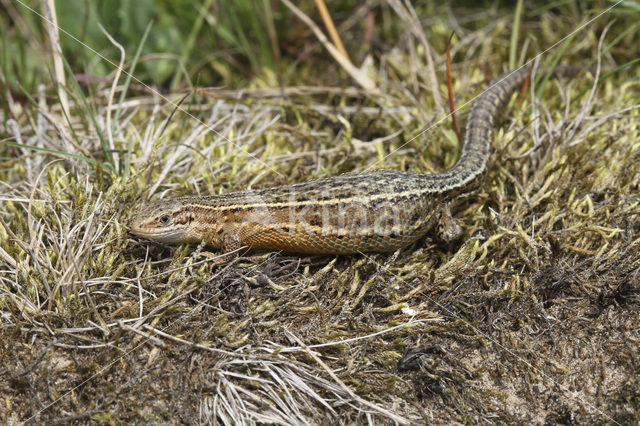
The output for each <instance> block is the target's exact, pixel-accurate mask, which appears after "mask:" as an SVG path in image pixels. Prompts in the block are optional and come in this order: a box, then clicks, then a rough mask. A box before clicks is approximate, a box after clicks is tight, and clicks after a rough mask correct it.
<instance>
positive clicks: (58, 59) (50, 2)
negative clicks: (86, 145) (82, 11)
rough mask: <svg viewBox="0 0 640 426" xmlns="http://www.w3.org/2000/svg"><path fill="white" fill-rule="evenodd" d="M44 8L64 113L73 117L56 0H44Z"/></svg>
mask: <svg viewBox="0 0 640 426" xmlns="http://www.w3.org/2000/svg"><path fill="white" fill-rule="evenodd" d="M42 10H43V12H44V16H45V17H46V19H45V22H46V25H47V33H48V34H49V43H50V44H51V54H52V55H53V70H54V73H55V76H56V83H57V86H58V96H59V97H60V105H61V106H62V109H63V111H64V115H65V116H67V117H71V115H70V114H69V99H68V98H67V92H66V91H65V87H66V78H65V74H64V65H63V62H62V48H61V47H60V35H59V34H58V16H57V15H56V5H55V2H54V0H42Z"/></svg>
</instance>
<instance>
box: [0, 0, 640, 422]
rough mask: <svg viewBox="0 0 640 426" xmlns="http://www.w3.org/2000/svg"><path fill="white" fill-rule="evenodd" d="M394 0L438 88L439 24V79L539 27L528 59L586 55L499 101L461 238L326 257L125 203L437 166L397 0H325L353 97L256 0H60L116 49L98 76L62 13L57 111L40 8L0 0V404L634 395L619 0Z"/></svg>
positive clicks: (636, 323)
mask: <svg viewBox="0 0 640 426" xmlns="http://www.w3.org/2000/svg"><path fill="white" fill-rule="evenodd" d="M63 3H64V4H63ZM134 3H135V4H136V5H139V6H136V7H134ZM187 3H188V4H187ZM413 3H414V7H415V9H416V14H417V16H418V17H419V18H420V20H421V22H420V23H421V26H422V30H423V31H424V35H425V38H426V40H428V41H429V43H430V44H431V47H432V49H433V52H434V60H435V65H436V73H437V77H438V79H439V83H438V84H439V87H438V90H439V91H440V92H441V94H445V93H446V85H445V79H444V54H445V52H444V48H445V46H446V43H447V40H448V38H449V35H450V34H451V32H452V31H453V32H455V33H456V37H455V38H454V39H455V40H458V42H457V44H455V45H454V46H453V49H454V52H453V53H454V55H453V68H452V76H453V88H454V93H455V95H456V104H457V105H458V106H460V105H462V104H463V103H464V102H466V101H469V100H471V99H472V98H473V97H474V96H475V95H476V94H478V93H479V92H480V91H481V90H482V89H483V88H484V87H485V85H486V83H487V82H488V81H490V80H491V79H492V78H493V77H495V76H497V75H498V74H499V73H501V72H503V71H505V70H506V69H507V67H508V65H507V64H509V63H515V64H516V65H517V64H518V63H522V62H524V61H526V60H528V59H530V58H533V57H534V56H536V55H538V54H540V53H542V52H543V51H545V49H547V48H548V47H549V46H551V45H553V44H555V43H557V42H561V43H560V45H559V46H558V47H556V48H555V49H552V50H551V51H549V52H547V53H544V54H543V55H542V56H541V62H542V64H551V63H556V62H557V63H558V64H559V65H584V66H585V68H587V70H586V71H585V72H584V73H583V74H581V75H580V76H579V77H577V78H574V79H562V80H548V81H546V82H542V81H540V82H538V83H536V84H535V87H534V89H535V90H536V91H539V96H531V94H527V95H526V96H525V99H524V100H523V103H522V104H519V103H518V102H516V101H512V102H511V103H510V106H509V107H508V108H507V109H506V112H505V118H504V120H503V121H502V122H501V123H500V125H499V127H498V129H497V130H496V132H495V141H494V144H493V153H494V155H493V156H492V161H491V165H490V170H489V172H488V173H487V176H486V179H485V182H484V184H483V185H482V186H481V187H480V188H479V189H477V190H476V191H474V192H472V193H470V194H465V195H463V196H461V197H460V198H458V199H456V200H455V201H454V202H453V203H452V204H451V211H452V214H453V217H454V220H455V222H456V223H457V224H458V225H460V227H461V229H462V235H461V236H460V238H459V239H457V240H455V241H445V240H444V239H443V238H442V233H441V232H440V231H442V229H440V228H437V229H434V230H433V231H432V232H430V233H429V234H428V235H427V236H426V237H425V238H423V239H421V240H420V241H419V242H417V243H416V244H414V245H412V246H410V247H407V248H406V249H403V250H401V251H399V252H397V253H393V254H386V255H381V254H376V255H360V256H339V257H333V256H296V255H290V254H282V253H259V252H258V253H247V254H244V255H242V256H240V257H233V258H227V257H220V256H218V253H211V252H209V249H208V248H206V247H202V246H178V247H173V246H164V245H158V244H151V243H149V242H147V241H140V240H137V239H135V238H133V237H131V236H130V235H129V234H128V233H127V225H128V223H129V220H130V218H131V216H132V215H133V214H134V213H135V212H136V211H137V209H138V208H139V206H140V205H141V203H143V202H146V201H147V200H148V199H157V198H160V197H170V196H179V195H185V194H194V193H198V194H217V193H224V192H227V191H231V190H242V189H245V188H247V187H253V188H262V187H269V186H273V185H278V184H282V183H292V182H301V181H305V180H309V179H312V178H316V177H324V176H333V175H337V174H340V173H344V172H349V171H360V170H365V169H368V168H370V167H388V168H403V169H406V170H413V171H428V172H437V171H442V170H445V169H446V168H448V167H450V166H451V165H452V164H453V163H454V162H455V160H456V158H457V155H458V152H459V147H458V146H457V142H456V139H455V137H452V131H451V130H450V126H449V125H448V122H447V121H444V122H442V123H439V124H438V125H436V126H433V128H431V127H432V125H433V123H435V122H436V121H437V120H439V119H440V118H442V116H443V114H444V113H443V112H442V111H436V110H435V104H434V101H433V96H432V93H431V86H430V85H431V79H430V77H429V76H428V73H427V71H426V59H425V55H424V48H423V46H421V44H420V43H421V41H420V40H419V39H418V38H416V37H415V33H412V32H411V31H410V30H409V25H410V24H409V23H408V22H406V21H405V20H403V19H402V18H400V17H399V15H398V14H396V9H394V7H393V6H394V5H395V3H393V2H391V1H389V2H383V3H374V2H371V3H368V4H367V6H368V8H365V7H363V6H362V2H355V1H354V2H340V3H339V4H338V3H329V4H328V7H329V10H330V11H331V13H332V16H333V18H334V19H335V21H336V24H337V27H338V29H339V31H340V33H341V35H342V36H343V41H344V43H345V46H346V48H347V49H348V50H349V53H350V56H351V58H353V60H354V62H355V63H356V65H360V64H361V63H362V62H363V61H364V60H365V58H366V57H367V56H370V58H371V60H372V61H373V62H372V63H373V65H371V66H369V67H368V68H366V70H365V71H366V73H367V74H368V76H369V77H370V78H372V79H373V81H375V82H376V84H377V87H378V88H379V89H380V91H381V92H382V95H381V96H379V97H371V96H368V95H367V93H364V92H363V91H362V90H361V89H359V88H358V87H357V86H356V85H355V83H354V82H353V81H352V80H350V78H349V76H348V74H347V73H346V72H345V71H344V70H343V69H341V67H340V66H339V65H338V64H337V63H336V62H335V61H334V60H333V59H332V58H331V56H330V55H328V54H327V53H326V51H325V50H324V49H323V48H322V46H321V45H318V44H316V40H315V38H314V36H313V34H312V33H311V32H310V31H309V30H308V29H307V28H306V27H305V26H304V25H302V24H301V23H300V22H298V21H297V20H296V19H294V18H293V17H292V15H291V13H290V12H289V11H288V10H286V8H285V7H284V5H283V4H282V3H279V2H271V1H255V2H220V1H216V0H212V1H206V0H205V1H203V2H201V4H200V5H199V6H200V7H196V6H194V5H193V4H192V3H191V2H175V3H174V2H151V1H148V2H140V3H137V2H127V1H119V2H113V3H111V6H106V3H102V2H80V3H78V4H77V5H76V6H75V9H71V8H70V6H69V2H60V3H59V4H58V12H59V16H58V18H59V23H60V25H61V27H62V28H63V29H66V30H67V31H69V32H70V33H71V34H73V35H74V37H76V38H77V39H78V40H81V41H83V42H84V43H86V44H87V45H89V46H90V47H91V48H92V49H94V50H95V51H96V52H99V53H100V54H101V55H104V56H105V57H106V58H108V59H109V60H110V61H116V62H117V60H119V59H118V58H119V53H118V52H117V50H116V49H115V48H114V47H113V46H112V45H111V44H110V43H109V42H108V40H107V38H106V37H105V36H104V35H103V34H102V32H101V31H100V30H99V28H98V26H97V23H98V22H101V23H102V25H103V26H104V27H105V29H106V30H107V31H108V32H109V34H110V35H112V36H113V37H114V38H115V40H116V41H117V42H118V43H121V44H122V45H123V46H124V48H125V51H126V58H125V70H126V71H127V72H131V73H132V74H133V77H130V76H128V75H127V74H125V73H123V74H122V75H120V78H119V82H118V86H117V88H116V90H115V92H114V93H113V96H112V94H111V89H112V84H113V81H112V80H113V79H114V78H115V75H116V73H115V72H114V68H113V65H111V64H110V63H109V62H108V61H107V60H106V59H104V58H100V57H99V56H97V54H96V53H95V52H92V51H91V50H90V49H88V48H86V47H82V45H75V44H74V43H75V42H74V41H73V39H71V38H69V37H67V36H63V37H62V40H61V42H62V51H63V54H64V55H63V56H64V60H65V61H66V63H67V66H68V68H67V69H66V72H65V75H66V81H67V85H66V89H65V90H66V93H67V94H68V97H69V103H70V111H69V115H68V116H65V113H64V111H63V109H62V107H61V106H60V97H59V94H58V91H57V88H56V86H55V84H54V83H53V81H55V71H54V70H53V65H52V63H53V62H52V60H51V55H50V53H49V45H48V39H47V36H46V35H45V34H46V30H45V29H44V28H43V26H42V22H41V20H40V19H39V18H38V17H37V16H36V15H34V14H33V13H32V12H29V11H28V10H27V9H25V8H23V7H21V6H20V5H19V4H18V3H10V7H12V8H13V9H7V11H6V12H1V14H0V19H1V20H2V21H0V24H1V25H0V31H1V36H2V38H1V40H0V41H1V43H2V45H1V46H0V47H1V50H2V51H1V52H0V60H1V61H2V63H0V70H1V72H2V75H1V76H0V77H2V78H0V84H1V87H0V89H1V93H2V94H3V95H2V96H3V97H2V100H3V101H2V108H0V114H2V123H3V125H2V126H1V127H0V326H1V327H0V365H1V366H0V377H1V379H0V395H2V396H3V400H2V404H0V420H2V421H3V423H18V422H24V421H27V420H30V421H35V422H36V423H52V422H54V421H60V422H72V421H74V420H75V421H77V422H79V423H88V422H89V421H91V420H93V421H94V422H101V423H133V422H138V423H141V422H154V423H157V422H175V421H176V420H177V421H183V422H185V423H194V422H214V421H217V422H222V423H224V422H229V423H235V424H238V423H242V422H247V423H251V422H267V421H280V422H282V423H287V422H289V423H300V422H303V421H306V422H310V423H323V422H325V423H326V422H328V423H336V422H340V423H344V424H351V423H354V422H362V423H365V422H368V421H369V418H368V417H367V416H368V415H371V416H372V418H373V419H375V422H376V423H380V422H385V421H389V420H391V419H393V418H394V417H393V416H398V417H400V418H404V419H406V420H407V421H409V422H411V423H417V424H421V423H452V422H462V423H474V424H475V423H501V424H502V423H507V422H510V423H531V422H537V423H545V422H546V423H563V422H575V423H614V422H616V421H617V422H620V423H633V422H634V421H637V419H638V418H639V417H640V414H639V411H638V410H639V406H638V395H639V394H640V388H639V387H638V380H637V377H638V373H639V372H640V364H639V363H638V357H637V354H638V349H639V344H638V338H639V336H638V330H640V320H639V319H638V314H637V313H638V309H639V307H640V298H639V297H638V290H639V288H640V287H639V284H638V283H639V280H640V225H639V218H640V199H639V197H638V193H639V189H640V188H639V186H640V168H639V166H638V164H640V145H639V142H638V136H637V135H638V133H639V130H638V123H640V120H639V119H638V118H639V116H640V112H639V106H638V105H639V104H640V102H639V100H640V69H639V68H638V65H637V63H638V62H637V61H638V58H640V47H639V46H638V43H637V38H638V30H639V26H638V24H637V22H638V17H639V16H638V13H637V11H635V12H634V5H635V4H636V3H633V2H626V3H625V5H624V6H623V9H616V10H615V11H614V12H615V13H612V14H607V15H604V16H603V17H601V18H598V19H596V20H594V21H593V22H592V23H591V24H589V25H587V26H586V27H585V28H584V29H582V30H580V32H579V33H578V34H576V35H575V36H574V37H573V38H570V39H568V40H567V41H565V42H562V39H563V37H566V36H567V35H569V34H570V33H571V32H572V31H573V30H575V29H576V28H577V27H578V26H579V25H580V24H581V23H584V22H587V21H589V19H592V18H594V17H595V16H597V14H598V13H600V12H602V11H604V10H605V8H607V7H609V6H610V5H611V4H612V3H611V2H596V1H593V2H575V1H562V2H556V3H555V4H553V5H549V4H547V5H544V6H541V7H534V6H532V5H531V3H530V2H522V9H521V10H517V11H516V8H515V6H514V7H510V8H507V7H496V6H495V4H496V3H494V2H487V3H486V4H483V5H482V6H478V5H477V4H476V3H474V2H462V3H460V4H454V5H452V6H450V7H445V6H442V7H440V6H434V5H433V3H431V2H413ZM29 5H30V6H32V7H34V8H35V7H38V8H39V3H38V2H31V3H29ZM301 7H302V9H303V10H304V11H305V12H306V13H308V14H309V15H310V16H311V17H312V18H313V19H314V21H315V22H316V23H318V24H320V22H321V21H320V18H319V17H318V15H317V13H316V12H315V9H314V6H313V2H310V1H309V2H303V3H302V6H301ZM65 8H69V9H65ZM37 10H39V9H37ZM619 10H624V11H625V13H624V14H623V13H617V12H618V11H619ZM85 15H86V16H88V19H87V20H86V21H84V20H81V19H79V18H78V16H85ZM614 18H615V19H614ZM370 19H373V21H372V22H371V21H370ZM85 22H86V23H85ZM372 24H373V26H372V27H369V26H370V25H372ZM605 28H607V31H606V34H605ZM369 29H372V30H373V33H370V32H369ZM514 31H515V33H514ZM603 34H605V35H604V39H603V42H602V43H600V45H601V48H600V49H599V48H598V46H599V39H600V37H602V36H603ZM410 39H412V40H411V42H409V40H410ZM559 52H561V54H560V53H559ZM598 58H599V59H600V60H601V67H602V68H601V72H600V79H599V80H598V81H597V82H596V81H595V73H596V70H597V68H596V59H598ZM87 76H90V77H91V78H87ZM282 82H287V84H286V86H285V87H284V88H282V89H281V87H280V84H281V83H282ZM594 84H595V86H594ZM211 86H224V87H218V88H216V89H207V90H204V89H203V88H207V87H211ZM192 88H198V91H197V92H191V91H190V90H191V89H192ZM283 91H284V94H285V95H286V96H284V97H283V96H282V93H283ZM530 91H531V89H530ZM533 99H535V102H536V105H535V107H534V106H532V105H531V102H532V100H533ZM108 114H110V115H111V123H112V125H111V128H110V129H108V128H107V125H106V123H107V121H108V120H107V116H108ZM460 118H461V119H462V121H464V111H463V112H462V115H461V116H460ZM426 128H430V129H429V130H428V131H426V132H424V133H421V132H423V130H425V129H426ZM394 133H397V136H395V137H388V136H389V135H393V134H394ZM416 136H417V137H416ZM414 137H415V139H414V140H411V139H412V138H414ZM410 140H411V142H410V143H407V142H408V141H410ZM371 141H373V142H371ZM389 154H391V155H389ZM310 351H314V353H313V354H311V353H310ZM261 416H262V417H261ZM396 419H397V418H396Z"/></svg>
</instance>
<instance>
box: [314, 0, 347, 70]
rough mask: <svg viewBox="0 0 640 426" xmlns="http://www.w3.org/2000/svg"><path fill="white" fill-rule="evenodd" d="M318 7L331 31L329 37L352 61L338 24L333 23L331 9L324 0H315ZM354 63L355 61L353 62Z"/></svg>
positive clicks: (326, 26) (323, 20)
mask: <svg viewBox="0 0 640 426" xmlns="http://www.w3.org/2000/svg"><path fill="white" fill-rule="evenodd" d="M315 2H316V7H317V8H318V12H320V16H321V17H322V22H324V26H325V28H326V29H327V31H328V32H329V37H331V41H332V42H333V44H334V45H335V46H336V48H337V49H338V50H339V51H340V53H342V56H344V57H345V59H346V60H348V61H349V62H351V58H349V54H348V53H347V50H346V49H345V48H344V45H343V44H342V39H341V38H340V34H338V31H337V30H336V26H335V25H334V24H333V19H332V18H331V15H330V14H329V9H327V5H326V4H325V2H324V0H315ZM352 63H353V62H352Z"/></svg>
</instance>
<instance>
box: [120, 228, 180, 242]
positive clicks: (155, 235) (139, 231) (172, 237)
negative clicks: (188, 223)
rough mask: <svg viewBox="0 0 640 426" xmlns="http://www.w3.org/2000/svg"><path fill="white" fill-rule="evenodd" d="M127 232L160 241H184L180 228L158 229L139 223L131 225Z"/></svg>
mask: <svg viewBox="0 0 640 426" xmlns="http://www.w3.org/2000/svg"><path fill="white" fill-rule="evenodd" d="M129 232H130V233H131V234H133V235H135V236H136V237H141V238H149V239H152V240H154V241H159V242H161V243H180V242H183V241H184V234H185V232H184V230H182V229H173V230H168V229H158V228H153V229H149V228H143V227H142V226H140V225H139V224H136V223H134V224H133V225H131V228H130V229H129Z"/></svg>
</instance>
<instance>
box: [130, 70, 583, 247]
mask: <svg viewBox="0 0 640 426" xmlns="http://www.w3.org/2000/svg"><path fill="white" fill-rule="evenodd" d="M567 70H568V68H558V69H556V71H555V72H554V76H557V75H561V74H573V73H574V72H571V71H569V72H567ZM528 75H529V68H527V67H523V68H520V69H518V70H515V71H511V72H508V73H505V74H503V75H501V76H500V77H498V78H496V79H495V80H493V81H492V82H491V83H490V84H489V86H488V87H487V88H486V89H485V90H484V91H483V92H482V93H481V94H480V95H479V96H477V98H476V99H475V101H474V102H473V105H472V106H471V110H470V112H469V114H468V117H467V121H466V125H465V132H464V146H463V148H462V152H461V154H460V158H459V160H458V162H457V163H456V164H455V166H453V167H452V168H451V169H449V170H448V171H446V172H443V173H435V174H420V173H411V172H405V171H402V170H390V169H381V170H375V171H372V172H362V173H347V174H343V175H339V176H335V177H330V178H324V179H317V180H312V181H309V182H305V183H299V184H293V185H284V186H279V187H274V188H266V189H258V190H249V191H241V192H232V193H228V194H224V195H212V196H204V197H195V196H186V197H179V198H172V199H162V200H159V201H156V202H153V203H150V204H148V205H146V206H144V207H142V209H141V210H140V211H139V212H138V214H137V215H136V216H135V218H134V220H133V222H132V225H131V233H133V234H134V235H136V236H139V237H146V238H150V239H152V240H155V241H158V242H163V243H200V242H202V241H205V242H206V243H207V244H209V245H210V246H212V247H214V248H217V249H220V250H222V251H224V252H228V251H232V250H235V249H239V248H241V247H247V248H251V249H267V250H282V251H287V252H297V253H311V254H314V253H317V254H322V253H325V254H352V253H358V252H389V251H395V250H397V249H398V248H401V247H404V246H406V245H408V244H410V243H412V242H414V241H416V240H417V239H419V238H420V237H422V236H423V235H424V234H425V233H426V232H427V231H428V230H429V229H430V228H431V227H432V226H433V223H434V221H435V218H436V217H437V214H438V213H439V211H440V208H441V207H442V206H443V205H444V203H446V202H447V201H449V200H451V199H452V198H453V197H455V196H456V195H458V194H460V193H462V192H465V191H469V190H471V189H473V188H474V187H475V186H477V185H478V184H479V183H480V182H481V181H482V177H483V176H484V174H485V171H486V168H487V163H488V159H489V150H490V145H491V139H492V133H493V128H494V125H495V122H496V121H497V119H498V116H499V114H500V111H501V109H502V108H503V106H504V105H505V104H506V103H507V101H508V100H509V99H510V98H511V95H512V94H513V93H514V92H516V91H517V90H518V88H519V87H520V86H521V85H522V84H523V82H524V81H525V80H526V78H527V76H528Z"/></svg>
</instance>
